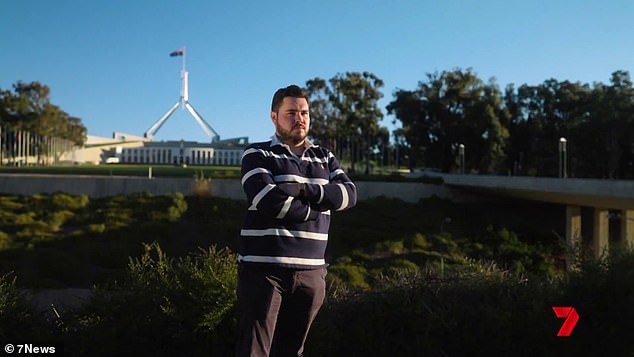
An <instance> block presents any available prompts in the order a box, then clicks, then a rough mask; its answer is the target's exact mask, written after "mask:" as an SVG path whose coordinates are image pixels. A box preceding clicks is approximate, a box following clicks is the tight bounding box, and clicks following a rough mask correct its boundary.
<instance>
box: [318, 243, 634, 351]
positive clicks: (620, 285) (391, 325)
mask: <svg viewBox="0 0 634 357" xmlns="http://www.w3.org/2000/svg"><path fill="white" fill-rule="evenodd" d="M440 274H441V273H440V272H439V271H438V270H435V269H426V270H424V271H422V272H413V273H412V272H409V273H407V272H405V273H401V274H396V275H392V276H386V277H385V278H384V280H383V281H382V282H381V284H377V285H376V286H375V287H374V288H373V289H372V290H369V291H365V292H361V293H360V292H358V291H356V292H355V291H352V292H351V291H341V290H336V291H331V294H330V295H329V301H328V302H327V304H326V305H325V308H324V310H322V312H321V313H320V315H319V318H318V319H317V321H316V324H315V326H314V328H313V334H312V336H311V338H310V340H309V344H308V347H307V355H311V356H422V355H429V356H473V355H487V356H510V355H513V356H570V355H576V356H597V355H611V356H617V355H618V356H625V355H632V354H634V342H633V341H632V339H631V331H632V330H633V329H634V322H633V321H634V308H632V304H631V302H632V301H633V299H634V279H633V278H634V253H632V252H628V253H625V254H622V255H619V256H614V257H611V258H609V259H607V260H605V261H603V262H587V263H586V264H585V265H584V267H583V268H582V269H581V270H580V271H578V272H575V273H572V274H571V275H569V276H568V277H567V278H565V279H562V280H551V281H548V280H541V281H539V280H530V279H526V278H525V277H523V276H521V275H517V274H513V273H510V272H508V271H505V270H501V269H500V268H499V267H497V266H496V265H495V264H492V263H483V262H479V261H469V262H467V264H465V265H461V266H453V267H451V268H450V269H449V270H446V271H445V272H444V277H441V276H440ZM553 306H572V307H574V308H575V309H576V311H577V312H578V313H579V315H580V320H579V322H578V323H577V326H576V327H575V329H574V330H573V332H572V334H571V336H569V337H557V336H556V334H557V331H558V330H559V328H560V327H561V325H562V323H563V319H558V318H556V316H555V315H554V313H553V310H552V307H553ZM342 321H345V323H342Z"/></svg>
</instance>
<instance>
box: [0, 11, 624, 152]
mask: <svg viewBox="0 0 634 357" xmlns="http://www.w3.org/2000/svg"><path fill="white" fill-rule="evenodd" d="M633 17H634V2H633V1H630V0H614V1H612V0H608V1H606V0H601V1H595V0H587V1H559V0H546V1H544V0H531V1H527V0H523V1H514V0H499V1H497V0H496V1H487V0H480V1H471V0H463V1H457V0H435V1H432V0H411V1H400V0H390V1H387V0H381V1H376V0H365V1H361V0H299V1H294V2H291V1H274V0H269V1H242V0H234V1H221V0H217V1H208V0H201V1H186V0H178V1H175V0H174V1H173V0H152V1H146V0H107V1H106V0H92V1H88V0H84V1H80V0H75V1H71V0H56V1H49V0H0V89H5V90H7V89H12V88H13V85H14V84H15V83H16V82H18V81H23V82H27V83H28V82H32V81H38V82H40V83H43V84H45V85H47V86H48V87H49V88H50V90H51V96H50V99H51V102H52V103H53V104H55V105H58V106H59V107H61V109H62V110H64V111H66V112H67V113H68V114H69V115H71V116H74V117H78V118H80V119H81V120H82V123H83V124H84V126H86V128H87V129H88V134H90V135H96V136H103V137H112V135H113V132H115V131H116V132H123V133H129V134H134V135H143V133H145V132H146V131H147V130H148V129H149V128H150V126H151V125H152V124H153V123H154V122H156V121H157V120H158V119H159V118H160V117H161V116H162V115H163V114H165V113H166V112H167V111H168V109H169V108H170V107H171V106H172V105H174V104H175V103H176V102H177V101H178V100H179V97H180V71H181V65H182V63H181V60H182V58H181V57H170V56H169V54H170V53H171V52H173V51H176V50H178V49H179V48H185V51H186V57H185V58H186V68H187V71H188V72H189V101H190V103H191V104H192V106H193V107H194V108H195V109H196V111H198V112H199V113H200V114H201V115H202V117H203V118H204V119H205V120H206V121H207V122H208V123H209V124H210V125H211V126H212V127H213V128H214V129H215V131H216V132H218V133H219V134H220V136H221V138H222V139H228V138H234V137H241V136H248V137H249V141H250V142H256V141H263V140H266V139H268V138H269V137H270V136H271V135H272V134H273V125H272V123H271V121H270V118H269V112H270V105H271V98H272V96H273V93H274V92H275V90H276V89H278V88H280V87H285V86H287V85H289V84H298V85H300V86H301V85H305V83H306V81H307V80H309V79H312V78H315V77H320V78H322V79H330V78H332V77H334V76H335V75H337V74H344V73H346V72H355V71H360V72H361V71H369V72H372V73H374V74H375V75H376V76H378V77H379V78H381V79H382V80H383V82H384V86H383V87H382V88H381V91H382V93H383V95H384V97H383V98H382V99H381V101H380V102H379V104H380V105H381V107H382V110H383V112H384V114H385V118H384V119H383V121H382V122H381V123H380V124H381V125H383V126H386V127H388V128H389V129H394V128H395V127H397V126H398V123H397V124H396V125H394V124H393V123H392V121H393V120H394V118H393V117H391V116H389V115H387V113H386V110H385V106H386V105H387V104H389V103H390V101H392V100H393V93H394V91H395V90H397V89H405V90H414V89H416V88H417V86H418V83H419V82H420V81H425V80H426V78H427V74H429V73H434V72H442V71H451V70H454V69H457V68H461V69H467V68H471V69H472V70H473V71H474V72H475V73H476V74H477V75H478V77H479V78H481V79H482V80H485V81H488V80H489V79H490V78H495V80H496V82H497V83H498V85H499V86H500V88H502V89H503V88H504V87H505V86H506V85H508V84H511V83H513V84H515V85H516V86H518V85H522V84H529V85H537V84H540V83H543V82H544V81H545V80H547V79H551V78H554V79H557V80H560V81H563V80H569V81H572V82H577V81H579V82H582V83H589V84H592V83H595V82H602V83H609V80H610V76H611V74H612V73H613V72H614V71H617V70H625V71H628V72H630V73H632V71H634V26H633V25H632V18H633ZM180 139H185V140H195V141H200V142H208V141H209V138H208V137H207V136H206V135H205V134H204V132H203V131H202V129H201V128H200V127H199V126H198V124H197V123H196V121H195V120H194V119H193V117H191V116H190V115H189V113H188V112H187V111H186V110H184V109H180V108H179V109H178V110H177V111H176V112H175V113H174V115H172V117H171V118H170V119H169V120H168V121H167V122H166V123H165V124H164V125H163V127H162V128H161V129H160V130H159V131H158V133H157V134H156V136H155V140H180Z"/></svg>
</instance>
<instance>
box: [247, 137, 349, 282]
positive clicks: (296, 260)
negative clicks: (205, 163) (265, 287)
mask: <svg viewBox="0 0 634 357" xmlns="http://www.w3.org/2000/svg"><path fill="white" fill-rule="evenodd" d="M241 177H242V188H243V190H244V192H245V194H246V196H247V203H248V208H247V211H246V214H245V217H244V223H243V226H242V230H241V231H240V248H239V254H238V261H239V262H240V263H250V264H266V265H270V266H279V267H286V268H295V269H317V268H322V267H325V266H326V262H325V259H324V254H325V251H326V244H327V243H328V229H329V226H330V211H331V210H332V211H341V210H345V209H347V208H350V207H353V206H354V205H355V204H356V202H357V189H356V187H355V185H354V183H352V181H351V180H350V179H349V178H348V176H347V175H346V174H345V172H344V171H343V170H342V169H341V167H340V166H339V163H338V162H337V159H336V158H335V156H334V155H333V154H332V153H331V152H330V151H328V150H327V149H325V148H322V147H319V146H317V145H313V144H312V143H310V142H309V141H308V140H307V147H306V149H305V151H304V153H303V154H302V155H301V156H299V157H298V156H297V155H295V154H293V153H292V152H291V150H290V148H289V147H288V146H287V145H285V144H283V143H282V142H281V141H280V140H279V139H278V137H277V136H276V135H274V136H273V137H272V138H271V140H269V141H266V142H261V143H254V144H251V145H249V146H248V147H247V148H246V149H245V151H244V153H243V154H242V172H241ZM283 183H306V184H308V185H309V186H310V187H311V188H313V189H314V191H313V192H318V197H317V195H315V197H317V198H318V199H314V200H312V201H314V202H313V203H309V202H308V201H306V200H302V199H299V198H295V197H293V196H289V195H288V194H287V193H286V192H284V191H283V190H282V189H281V188H280V187H278V185H279V184H283Z"/></svg>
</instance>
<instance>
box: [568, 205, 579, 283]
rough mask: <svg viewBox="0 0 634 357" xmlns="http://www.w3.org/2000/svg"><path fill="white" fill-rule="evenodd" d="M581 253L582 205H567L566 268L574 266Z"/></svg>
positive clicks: (569, 268) (570, 268)
mask: <svg viewBox="0 0 634 357" xmlns="http://www.w3.org/2000/svg"><path fill="white" fill-rule="evenodd" d="M580 253H581V207H579V206H566V270H567V271H570V270H572V268H573V267H574V264H575V262H576V260H577V255H578V254H580Z"/></svg>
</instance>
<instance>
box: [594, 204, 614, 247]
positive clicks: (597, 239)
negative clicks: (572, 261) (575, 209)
mask: <svg viewBox="0 0 634 357" xmlns="http://www.w3.org/2000/svg"><path fill="white" fill-rule="evenodd" d="M608 214H609V210H607V209H605V208H597V207H595V208H594V230H593V234H592V254H593V256H594V258H596V259H600V258H601V257H603V256H604V254H605V255H607V254H608V253H609V251H608V249H609V247H608V244H609V241H610V238H609V237H610V225H609V219H608Z"/></svg>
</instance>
